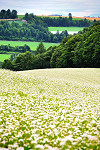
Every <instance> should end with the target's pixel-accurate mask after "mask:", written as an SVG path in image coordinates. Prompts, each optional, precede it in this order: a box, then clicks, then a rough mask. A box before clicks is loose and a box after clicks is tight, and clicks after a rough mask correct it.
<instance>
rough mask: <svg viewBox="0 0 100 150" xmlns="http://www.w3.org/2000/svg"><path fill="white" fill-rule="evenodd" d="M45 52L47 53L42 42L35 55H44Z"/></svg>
mask: <svg viewBox="0 0 100 150" xmlns="http://www.w3.org/2000/svg"><path fill="white" fill-rule="evenodd" d="M45 51H46V49H45V47H44V45H43V43H42V42H40V43H39V45H38V47H37V49H36V52H35V55H37V54H42V53H44V52H45Z"/></svg>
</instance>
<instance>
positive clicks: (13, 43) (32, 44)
mask: <svg viewBox="0 0 100 150" xmlns="http://www.w3.org/2000/svg"><path fill="white" fill-rule="evenodd" d="M39 43H40V42H32V41H31V42H30V41H27V42H26V41H0V45H10V46H12V47H16V46H18V47H19V46H24V45H25V44H26V45H28V46H29V47H30V50H31V51H35V50H36V48H37V46H38V45H39ZM43 44H44V47H46V49H47V48H49V47H50V46H57V45H58V43H47V42H43Z"/></svg>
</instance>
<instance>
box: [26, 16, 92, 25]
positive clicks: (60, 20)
mask: <svg viewBox="0 0 100 150" xmlns="http://www.w3.org/2000/svg"><path fill="white" fill-rule="evenodd" d="M24 19H25V20H27V22H28V23H35V24H37V23H40V24H41V25H46V26H48V27H50V26H52V27H69V26H77V27H89V26H90V25H92V24H93V22H91V21H89V20H87V19H86V18H85V19H81V20H73V19H72V15H71V13H69V18H67V17H61V16H59V17H44V16H43V17H39V16H35V15H34V14H32V13H31V14H28V13H26V14H25V16H24Z"/></svg>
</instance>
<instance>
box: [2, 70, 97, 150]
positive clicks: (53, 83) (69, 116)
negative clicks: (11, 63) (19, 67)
mask: <svg viewBox="0 0 100 150" xmlns="http://www.w3.org/2000/svg"><path fill="white" fill-rule="evenodd" d="M0 89H1V90H0V150H3V149H2V148H6V149H7V150H8V149H16V150H28V149H36V150H39V149H40V150H44V149H49V150H67V149H68V150H69V149H71V150H78V149H86V150H90V149H91V150H93V149H95V150H99V148H100V69H95V68H62V69H61V68H59V69H41V70H39V69H38V70H29V71H19V72H13V71H9V70H3V69H0Z"/></svg>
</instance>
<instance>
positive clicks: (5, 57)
mask: <svg viewBox="0 0 100 150" xmlns="http://www.w3.org/2000/svg"><path fill="white" fill-rule="evenodd" d="M10 56H11V55H10V54H0V62H3V61H4V60H5V59H9V58H10Z"/></svg>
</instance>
